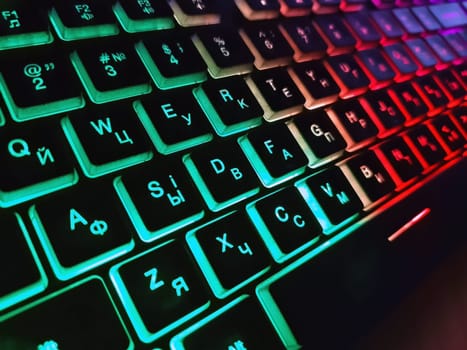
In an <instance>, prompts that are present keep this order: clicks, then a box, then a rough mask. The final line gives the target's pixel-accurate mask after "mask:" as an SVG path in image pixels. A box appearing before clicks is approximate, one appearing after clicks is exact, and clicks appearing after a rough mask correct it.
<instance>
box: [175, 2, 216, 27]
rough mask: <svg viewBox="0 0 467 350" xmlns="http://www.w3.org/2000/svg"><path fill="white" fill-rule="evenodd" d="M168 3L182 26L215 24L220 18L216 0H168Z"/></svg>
mask: <svg viewBox="0 0 467 350" xmlns="http://www.w3.org/2000/svg"><path fill="white" fill-rule="evenodd" d="M169 5H170V7H171V8H172V11H173V12H174V17H175V19H176V20H177V22H178V23H179V24H180V25H181V26H183V27H190V26H197V25H207V24H216V23H219V22H220V20H221V16H220V13H219V12H218V10H217V8H216V2H215V1H212V0H196V1H193V0H170V1H169Z"/></svg>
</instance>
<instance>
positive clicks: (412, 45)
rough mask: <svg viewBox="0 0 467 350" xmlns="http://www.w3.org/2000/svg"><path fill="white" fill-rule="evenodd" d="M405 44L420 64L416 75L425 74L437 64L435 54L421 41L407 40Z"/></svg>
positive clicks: (419, 39)
mask: <svg viewBox="0 0 467 350" xmlns="http://www.w3.org/2000/svg"><path fill="white" fill-rule="evenodd" d="M405 44H406V45H407V47H408V48H409V50H410V51H411V52H412V54H413V55H414V57H415V58H416V59H417V61H418V62H419V64H420V68H419V69H418V70H417V75H423V74H426V73H427V72H429V71H430V70H431V69H432V68H433V67H434V66H435V65H436V64H437V63H438V59H437V58H436V56H435V54H434V53H433V52H432V51H431V49H430V47H429V46H428V45H427V43H426V42H425V41H424V40H423V39H421V38H414V39H407V40H405Z"/></svg>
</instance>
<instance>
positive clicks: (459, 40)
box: [442, 32, 467, 58]
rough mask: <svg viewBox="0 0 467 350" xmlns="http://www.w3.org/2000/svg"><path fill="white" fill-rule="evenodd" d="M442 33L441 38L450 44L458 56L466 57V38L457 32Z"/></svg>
mask: <svg viewBox="0 0 467 350" xmlns="http://www.w3.org/2000/svg"><path fill="white" fill-rule="evenodd" d="M442 35H443V38H444V39H445V40H446V41H447V42H448V43H449V45H451V47H452V48H453V49H454V51H456V53H457V55H458V56H459V57H462V58H465V57H467V45H466V43H465V42H466V40H465V39H464V38H463V37H462V36H461V35H460V34H459V32H454V33H452V32H446V33H444V34H442Z"/></svg>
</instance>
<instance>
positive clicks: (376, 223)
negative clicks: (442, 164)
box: [258, 158, 467, 349]
mask: <svg viewBox="0 0 467 350" xmlns="http://www.w3.org/2000/svg"><path fill="white" fill-rule="evenodd" d="M466 173H467V161H466V159H465V158H464V159H463V160H462V161H460V162H459V163H457V164H456V165H454V166H453V167H451V168H449V169H447V170H446V171H445V172H443V173H441V174H440V175H439V176H437V177H435V178H434V179H433V180H432V181H430V182H428V186H423V187H421V188H420V189H418V190H417V191H415V192H414V193H413V194H411V195H410V196H408V197H406V198H404V199H402V200H401V201H398V202H397V203H395V204H394V205H393V206H391V207H389V208H388V209H387V210H385V211H384V212H382V213H381V214H380V215H378V216H376V217H375V218H373V219H372V220H370V221H368V222H366V223H363V224H361V223H359V224H356V225H354V227H353V228H351V229H350V230H349V232H350V231H351V233H350V234H349V232H347V233H348V235H347V236H346V237H345V238H343V239H339V237H336V238H335V242H334V243H336V244H334V245H332V246H330V247H329V248H327V249H326V250H325V251H323V252H322V253H320V254H318V253H319V252H320V251H322V250H323V248H317V249H315V250H314V251H312V252H310V253H309V254H308V256H304V257H303V258H300V260H297V261H296V262H295V263H293V264H292V265H291V266H289V267H287V268H285V269H284V270H282V271H280V272H278V273H277V274H276V275H273V276H272V277H271V278H270V279H268V280H266V281H264V282H263V283H262V284H261V285H260V286H258V296H259V299H260V301H261V304H262V305H263V307H264V309H265V311H266V313H267V314H268V316H269V317H270V319H271V321H272V323H273V324H274V327H275V328H276V330H277V331H278V333H279V335H280V337H281V339H282V341H283V342H284V344H285V345H286V347H287V348H288V349H299V348H303V349H352V348H354V347H355V344H356V343H358V341H359V339H360V338H361V337H363V336H364V335H366V334H368V333H369V332H371V329H372V327H374V326H376V325H377V324H378V321H381V320H382V319H383V318H384V316H385V315H387V313H388V312H389V311H390V310H391V309H392V308H394V306H396V305H397V303H398V302H400V301H401V299H402V297H403V296H404V295H407V293H408V292H410V291H411V290H412V289H413V288H414V287H415V286H416V284H417V282H419V281H420V280H421V279H422V278H423V277H424V276H426V274H427V273H429V272H430V271H431V270H432V269H433V268H434V267H435V266H436V265H437V264H438V263H440V262H441V260H442V259H443V257H446V255H447V254H448V253H449V252H451V251H452V250H453V248H454V247H455V246H457V245H460V243H461V241H462V242H464V243H465V241H466V240H465V232H461V231H462V230H459V228H460V227H464V225H465V204H464V203H465V202H464V200H465V198H466V196H467V186H466V185H465V181H464V178H465V174H466ZM417 214H420V215H418V217H423V219H421V220H419V221H416V220H415V221H413V220H412V222H416V223H415V224H414V225H406V224H407V223H408V222H410V221H411V219H413V218H416V217H417ZM407 227H410V228H409V229H407V230H400V229H401V228H407ZM397 232H398V233H401V234H400V235H394V233H397ZM463 233H464V234H463ZM345 234H346V233H345V232H344V233H343V234H342V237H344V236H345ZM389 237H391V240H392V242H391V241H390V240H389V239H388V238H389ZM339 240H340V241H339Z"/></svg>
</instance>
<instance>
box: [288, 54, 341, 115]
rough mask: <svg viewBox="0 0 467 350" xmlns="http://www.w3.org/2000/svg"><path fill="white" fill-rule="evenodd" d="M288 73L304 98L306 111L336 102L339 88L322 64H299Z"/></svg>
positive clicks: (312, 62)
mask: <svg viewBox="0 0 467 350" xmlns="http://www.w3.org/2000/svg"><path fill="white" fill-rule="evenodd" d="M289 73H290V75H291V77H292V79H293V80H294V81H295V84H297V86H298V88H299V89H300V92H301V93H302V95H303V96H304V97H305V107H306V108H307V109H314V108H318V107H321V106H323V105H327V104H330V103H332V102H334V101H336V100H337V98H338V96H339V92H340V89H339V86H337V83H336V82H335V81H334V79H333V78H332V76H331V75H330V74H329V72H328V71H327V70H326V68H325V67H324V65H323V63H322V62H319V61H311V62H304V63H300V64H297V65H295V66H293V67H290V68H289Z"/></svg>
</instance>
